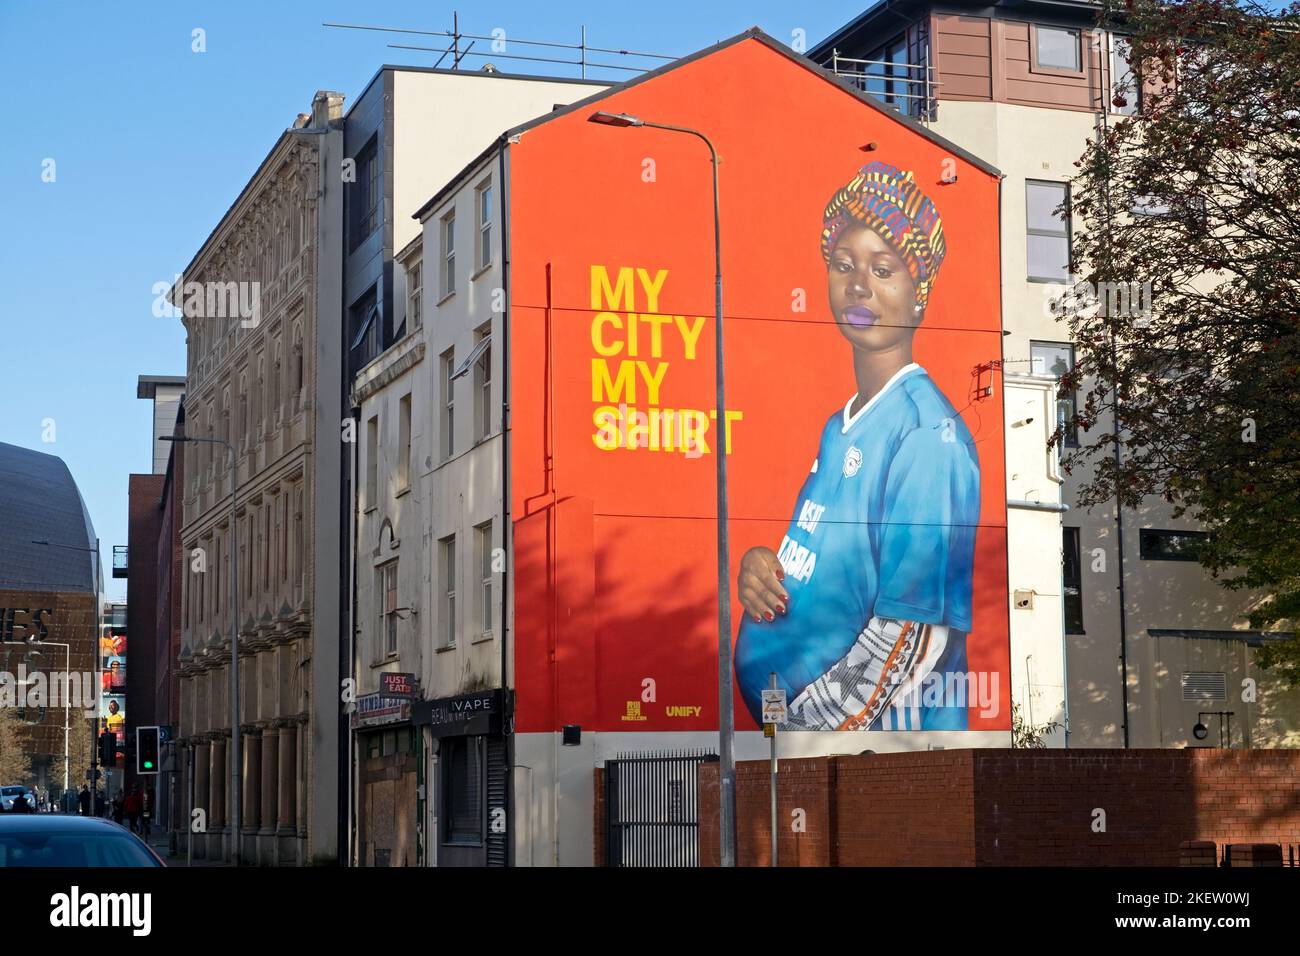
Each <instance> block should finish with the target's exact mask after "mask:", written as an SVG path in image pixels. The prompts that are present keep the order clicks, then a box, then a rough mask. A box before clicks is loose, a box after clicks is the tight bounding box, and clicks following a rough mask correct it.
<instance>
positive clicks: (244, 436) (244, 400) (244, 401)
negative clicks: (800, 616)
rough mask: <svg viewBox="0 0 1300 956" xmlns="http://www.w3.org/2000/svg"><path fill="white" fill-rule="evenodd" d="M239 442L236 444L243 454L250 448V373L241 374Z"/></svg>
mask: <svg viewBox="0 0 1300 956" xmlns="http://www.w3.org/2000/svg"><path fill="white" fill-rule="evenodd" d="M236 427H237V428H238V429H239V440H238V442H237V443H236V444H237V445H238V448H239V450H240V451H241V452H242V451H244V450H245V449H247V448H248V373H247V372H240V373H239V418H238V424H237V425H236Z"/></svg>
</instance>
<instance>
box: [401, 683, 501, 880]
mask: <svg viewBox="0 0 1300 956" xmlns="http://www.w3.org/2000/svg"><path fill="white" fill-rule="evenodd" d="M504 705H505V697H504V695H503V694H502V692H501V690H500V689H499V688H498V689H494V690H486V691H478V692H476V693H472V694H460V695H458V696H456V697H446V698H442V699H440V700H432V701H417V702H416V703H415V705H414V707H413V710H412V721H413V723H414V724H415V725H416V726H417V727H421V728H424V730H425V732H426V733H427V734H428V737H429V739H430V741H431V746H430V750H431V751H432V752H433V759H432V760H431V761H430V763H431V765H432V767H433V768H434V769H433V772H432V773H431V774H430V779H432V780H433V782H434V792H433V803H432V806H431V807H430V811H431V812H430V814H429V830H430V836H431V838H432V839H431V840H430V842H431V843H433V842H436V844H437V851H436V857H435V858H434V859H433V860H431V861H430V862H431V863H433V864H435V865H437V866H506V865H507V863H508V858H507V849H506V836H507V788H506V783H507V773H508V767H509V761H508V753H507V744H506V738H505V736H504V735H503V734H502V728H503V725H504V713H505V706H504Z"/></svg>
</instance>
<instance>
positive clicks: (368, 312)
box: [348, 286, 383, 371]
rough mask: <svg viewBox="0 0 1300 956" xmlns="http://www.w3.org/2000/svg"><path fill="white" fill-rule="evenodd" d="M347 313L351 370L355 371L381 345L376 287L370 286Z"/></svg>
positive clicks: (371, 356)
mask: <svg viewBox="0 0 1300 956" xmlns="http://www.w3.org/2000/svg"><path fill="white" fill-rule="evenodd" d="M348 311H349V313H350V314H349V316H348V325H349V328H350V329H351V333H352V345H351V349H352V353H353V358H352V363H353V364H352V369H353V371H356V370H357V369H360V368H361V367H362V366H363V365H365V364H366V363H367V362H369V361H370V360H371V359H373V358H374V357H375V356H377V355H378V354H379V352H380V350H381V348H382V345H383V344H382V342H381V338H382V336H383V327H382V325H383V323H382V322H381V320H380V317H379V299H378V293H377V287H376V286H371V287H370V289H369V290H367V292H366V294H365V295H363V296H362V297H361V298H360V299H358V300H357V301H356V303H355V304H354V305H353V306H352V308H351V309H349V310H348Z"/></svg>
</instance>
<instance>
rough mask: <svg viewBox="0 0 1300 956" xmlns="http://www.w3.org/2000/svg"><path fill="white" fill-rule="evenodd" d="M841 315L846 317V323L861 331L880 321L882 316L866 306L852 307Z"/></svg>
mask: <svg viewBox="0 0 1300 956" xmlns="http://www.w3.org/2000/svg"><path fill="white" fill-rule="evenodd" d="M840 314H841V315H843V316H844V321H846V322H848V323H849V325H852V326H854V327H856V328H859V329H865V328H867V327H868V326H872V325H875V324H876V323H877V322H879V321H880V316H879V315H877V314H876V313H875V312H872V311H871V310H870V309H868V308H867V307H866V306H865V305H851V306H849V307H848V308H847V309H845V310H844V311H843V312H842V313H840Z"/></svg>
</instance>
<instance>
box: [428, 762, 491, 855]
mask: <svg viewBox="0 0 1300 956" xmlns="http://www.w3.org/2000/svg"><path fill="white" fill-rule="evenodd" d="M438 763H439V769H440V770H441V771H442V784H443V786H442V814H441V815H442V819H443V834H442V839H443V842H444V843H460V844H468V845H473V846H476V845H480V844H482V842H483V785H482V781H483V738H482V737H444V738H443V739H442V747H441V754H440V756H439V759H438Z"/></svg>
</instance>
